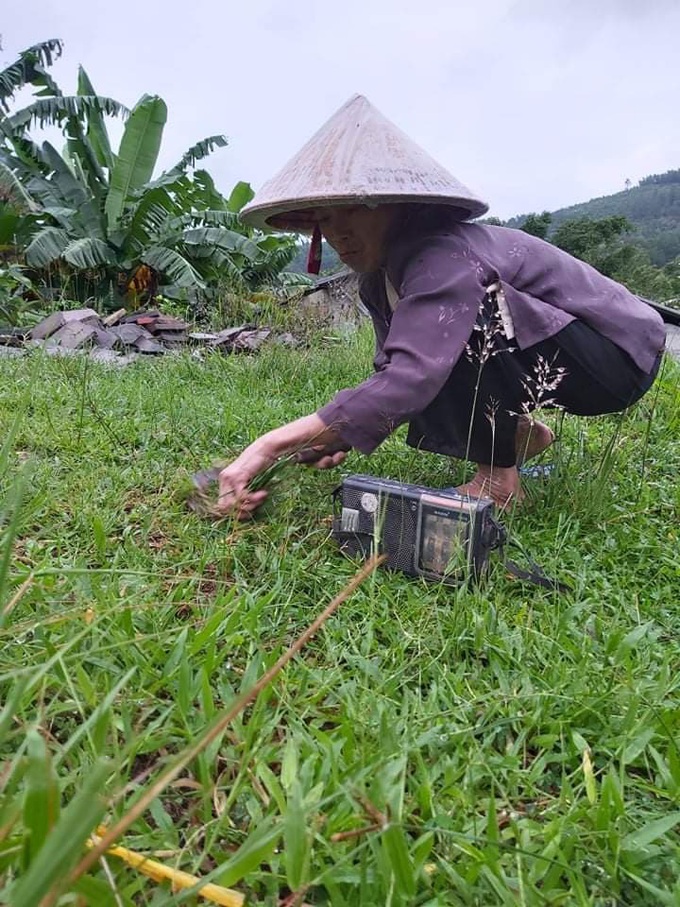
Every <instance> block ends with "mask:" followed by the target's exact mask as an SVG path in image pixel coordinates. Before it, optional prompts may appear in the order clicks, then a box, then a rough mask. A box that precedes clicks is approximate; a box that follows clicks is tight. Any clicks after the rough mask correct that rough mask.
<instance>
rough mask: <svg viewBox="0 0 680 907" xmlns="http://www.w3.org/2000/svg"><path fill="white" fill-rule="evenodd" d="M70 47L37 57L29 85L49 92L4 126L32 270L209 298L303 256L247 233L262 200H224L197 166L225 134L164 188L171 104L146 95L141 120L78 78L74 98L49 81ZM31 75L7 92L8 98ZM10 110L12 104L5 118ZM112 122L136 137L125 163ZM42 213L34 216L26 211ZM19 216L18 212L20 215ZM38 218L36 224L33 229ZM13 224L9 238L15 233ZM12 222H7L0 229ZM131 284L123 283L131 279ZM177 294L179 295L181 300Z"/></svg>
mask: <svg viewBox="0 0 680 907" xmlns="http://www.w3.org/2000/svg"><path fill="white" fill-rule="evenodd" d="M60 50H61V47H60V46H59V47H54V48H52V50H51V51H50V47H47V48H46V49H44V50H43V51H42V57H39V58H37V59H34V58H36V55H37V54H38V52H37V51H36V50H35V49H30V53H29V52H28V51H27V52H26V54H27V55H28V58H30V60H31V61H33V62H32V63H31V65H32V69H31V68H30V67H28V65H27V64H26V65H24V69H23V70H22V73H23V78H24V79H25V80H30V81H31V83H32V84H33V85H34V86H36V87H37V88H38V92H37V93H38V96H39V97H38V99H37V100H36V101H34V103H32V104H31V105H29V106H28V107H26V108H24V109H23V110H20V111H18V112H16V113H14V114H12V115H11V116H10V115H5V116H1V117H0V139H2V143H1V144H0V193H2V192H3V185H5V186H7V187H8V188H7V190H6V191H5V196H7V193H8V192H9V187H10V185H11V188H12V192H13V197H17V193H18V191H19V190H18V187H19V186H20V187H21V188H22V190H23V194H22V195H21V201H22V202H23V205H24V208H23V215H22V216H23V218H24V220H23V223H24V225H25V224H26V223H28V224H29V225H30V227H31V230H30V234H31V235H30V240H29V241H28V242H27V243H26V244H25V249H24V255H25V260H26V263H27V264H28V265H29V266H31V267H33V268H37V269H45V268H50V269H56V270H59V271H61V272H63V273H64V274H76V275H77V274H78V273H87V274H89V275H93V274H95V275H97V276H98V278H99V279H100V280H101V281H102V283H104V284H108V285H109V286H112V285H121V283H122V286H123V289H125V288H126V287H129V286H135V287H136V288H137V287H138V284H139V280H138V279H136V277H135V275H137V278H138V276H139V274H141V273H142V270H143V271H144V273H150V274H152V279H151V280H150V281H149V283H150V285H153V286H154V287H155V286H157V285H158V284H161V285H162V291H163V292H164V293H168V295H173V294H174V295H176V293H177V291H197V290H198V291H203V292H208V287H209V286H210V285H211V284H214V283H216V282H220V283H223V282H224V279H225V278H226V279H227V280H228V281H229V282H230V283H232V284H233V283H237V284H241V285H244V284H247V285H257V284H258V283H261V282H263V281H266V280H270V279H271V278H272V277H273V276H274V275H275V274H276V273H278V271H279V270H281V268H282V267H284V266H285V265H286V264H287V263H288V261H290V259H291V258H292V256H293V254H294V243H293V241H292V240H288V239H285V238H284V239H280V238H275V237H266V236H263V235H262V234H257V233H255V232H254V231H252V230H249V229H248V228H246V227H245V226H244V225H243V224H241V223H240V221H239V219H238V211H239V210H240V208H241V207H242V206H243V205H244V204H245V203H246V202H247V201H249V200H250V198H251V197H252V190H251V189H250V186H248V184H247V183H239V184H237V186H236V187H235V188H234V191H233V192H232V194H231V196H230V197H229V198H228V199H225V198H224V197H223V196H222V195H221V194H220V193H219V192H218V191H217V189H216V188H215V185H214V183H213V181H212V178H211V177H210V175H209V174H208V173H207V172H206V171H205V170H201V169H196V168H197V164H198V163H199V162H200V161H201V160H202V159H203V158H205V157H207V156H208V155H209V154H210V153H211V152H212V151H214V150H215V149H216V148H219V147H224V146H225V145H226V144H227V140H226V139H225V137H224V136H222V135H213V136H209V137H208V138H206V139H203V140H202V141H200V142H198V143H196V144H195V145H193V146H192V147H191V148H189V149H188V150H187V152H186V153H185V154H184V155H182V157H181V158H180V160H179V161H178V162H177V163H176V164H175V165H174V167H171V168H170V169H169V170H167V171H165V172H164V173H162V174H161V175H160V176H159V177H158V178H156V179H154V178H153V174H154V170H155V168H156V163H157V160H158V154H159V150H160V146H161V142H162V137H163V131H164V127H165V123H166V119H167V108H166V105H165V102H164V101H163V100H162V99H161V98H159V97H156V96H148V95H144V96H143V97H142V98H141V99H140V100H139V102H138V103H137V104H136V105H135V107H134V108H133V109H132V111H127V110H126V108H124V107H123V106H122V105H120V104H119V103H118V102H116V101H113V100H112V99H110V98H102V97H100V96H99V95H97V94H96V92H95V90H94V88H93V86H92V83H91V81H90V79H89V77H88V75H87V73H86V72H85V71H84V69H82V67H81V68H80V69H79V74H78V94H77V95H76V96H73V97H67V96H65V95H63V93H62V92H61V91H60V89H59V87H58V85H56V83H55V82H54V80H53V79H52V78H51V77H50V76H49V74H48V73H47V72H46V70H45V67H44V66H43V65H42V63H49V62H50V60H51V58H50V57H49V53H50V52H51V53H52V55H54V54H56V53H57V51H59V52H60ZM20 75H21V74H17V73H16V72H15V73H14V78H13V79H10V78H9V77H8V78H6V79H5V82H4V83H3V82H2V81H1V79H0V84H5V83H6V89H5V95H3V94H2V93H0V104H1V103H2V98H3V97H5V98H9V97H11V87H12V86H13V85H18V84H19V82H20V81H21V79H20ZM3 110H4V111H5V114H7V111H8V105H7V102H5V107H4V108H3ZM106 116H121V117H124V118H125V120H126V122H125V128H124V132H123V136H122V139H121V142H120V146H119V148H118V150H117V152H115V153H114V151H113V149H112V147H111V142H110V139H109V136H108V132H107V129H106V123H105V117H106ZM46 123H52V124H56V125H59V126H60V127H61V129H62V132H63V134H64V136H65V138H66V147H65V149H64V150H63V152H61V153H60V152H59V151H58V150H57V149H56V148H55V147H54V146H53V145H52V144H50V143H49V142H44V143H43V144H42V146H40V147H39V146H37V145H36V144H35V143H33V142H32V140H31V138H30V134H29V129H30V128H31V127H32V126H35V125H38V126H40V125H44V124H46ZM29 201H30V203H31V209H30V216H29V212H28V211H27V207H26V206H27V205H28V204H29ZM16 213H18V212H16ZM27 218H28V221H27V220H26V219H27ZM10 226H11V225H10V224H9V222H8V223H7V224H5V229H6V231H7V230H8V229H9V228H10ZM1 230H2V221H1V218H0V231H1ZM121 276H122V278H123V279H122V281H121ZM173 291H174V293H173Z"/></svg>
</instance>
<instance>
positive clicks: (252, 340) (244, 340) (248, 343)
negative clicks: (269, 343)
mask: <svg viewBox="0 0 680 907" xmlns="http://www.w3.org/2000/svg"><path fill="white" fill-rule="evenodd" d="M270 334H271V331H269V330H262V331H241V333H240V334H239V335H238V337H237V338H236V339H235V340H234V345H233V347H232V349H233V350H234V351H237V350H249V351H251V352H252V351H253V350H256V349H258V347H260V346H262V344H263V343H264V342H265V340H267V338H268V337H269V335H270Z"/></svg>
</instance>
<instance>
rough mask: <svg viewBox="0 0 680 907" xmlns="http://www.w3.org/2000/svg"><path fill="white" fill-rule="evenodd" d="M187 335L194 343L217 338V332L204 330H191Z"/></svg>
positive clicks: (206, 341)
mask: <svg viewBox="0 0 680 907" xmlns="http://www.w3.org/2000/svg"><path fill="white" fill-rule="evenodd" d="M187 337H188V338H189V340H193V341H194V342H195V343H212V342H213V341H215V340H217V334H212V333H208V332H206V331H191V333H190V334H187Z"/></svg>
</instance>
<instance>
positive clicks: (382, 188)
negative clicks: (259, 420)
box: [242, 95, 488, 226]
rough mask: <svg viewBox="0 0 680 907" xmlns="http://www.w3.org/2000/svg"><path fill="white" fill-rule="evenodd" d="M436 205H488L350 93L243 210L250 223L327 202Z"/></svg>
mask: <svg viewBox="0 0 680 907" xmlns="http://www.w3.org/2000/svg"><path fill="white" fill-rule="evenodd" d="M406 201H408V202H430V203H436V204H447V205H453V206H456V207H457V208H460V209H462V210H463V211H464V212H465V213H466V214H467V216H470V217H475V216H478V215H480V214H483V213H484V212H485V211H486V210H487V209H488V206H487V205H486V204H485V203H484V202H483V201H482V200H481V199H480V198H478V197H477V196H476V195H475V194H474V193H473V192H471V191H470V190H469V189H468V188H467V187H466V186H464V185H463V183H461V182H460V181H459V180H457V179H456V178H455V177H454V176H452V175H451V174H450V173H449V172H448V170H446V169H445V168H444V167H442V166H441V164H439V163H437V161H435V160H434V159H433V158H432V157H431V156H430V155H429V154H428V153H427V152H426V151H424V150H423V149H422V148H421V147H420V146H419V145H417V144H416V143H415V142H414V141H413V140H412V139H410V138H409V137H408V136H407V135H406V134H405V133H404V132H402V130H401V129H399V128H398V127H397V126H395V124H394V123H392V122H391V121H390V120H388V119H387V117H385V116H383V114H382V113H380V111H379V110H377V109H376V108H375V107H374V106H373V105H372V104H371V103H370V102H369V101H368V100H367V99H366V98H365V97H363V96H362V95H355V96H354V97H353V98H350V100H349V101H347V103H345V104H344V105H343V106H342V107H341V108H340V109H339V110H338V111H337V112H336V113H335V114H334V115H333V116H332V117H331V118H330V119H329V120H328V121H327V122H326V123H325V124H324V125H323V126H322V127H321V128H320V129H319V130H318V132H316V133H315V134H314V135H313V136H312V138H311V139H310V140H309V141H308V142H307V143H306V144H305V145H304V146H303V147H302V148H301V149H300V151H298V153H297V154H296V155H294V157H293V158H292V159H291V160H290V161H289V162H288V163H287V164H286V166H285V167H283V169H282V170H281V171H280V172H279V173H277V175H276V176H275V177H273V179H271V180H269V181H268V182H267V183H266V184H265V185H264V186H263V187H262V189H261V190H260V191H259V192H258V193H257V195H256V196H255V198H254V199H253V201H252V202H250V204H249V205H247V206H246V207H245V208H244V209H243V211H242V217H243V218H244V220H246V221H247V222H249V223H253V224H254V225H257V226H265V225H266V224H267V221H268V220H269V219H270V218H271V217H274V216H276V217H278V219H279V220H281V217H280V215H284V214H285V213H286V212H289V211H294V210H300V209H304V208H314V207H320V206H322V205H327V204H329V203H336V204H352V203H354V204H356V203H362V202H363V203H366V202H367V203H372V204H380V203H385V202H406Z"/></svg>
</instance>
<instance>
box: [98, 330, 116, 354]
mask: <svg viewBox="0 0 680 907" xmlns="http://www.w3.org/2000/svg"><path fill="white" fill-rule="evenodd" d="M96 334H97V339H96V344H97V346H98V347H99V348H100V349H102V350H113V349H115V348H117V347H119V346H122V345H123V344H122V343H121V340H120V337H119V336H118V335H117V334H114V333H113V331H103V330H102V329H101V328H97V331H96Z"/></svg>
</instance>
